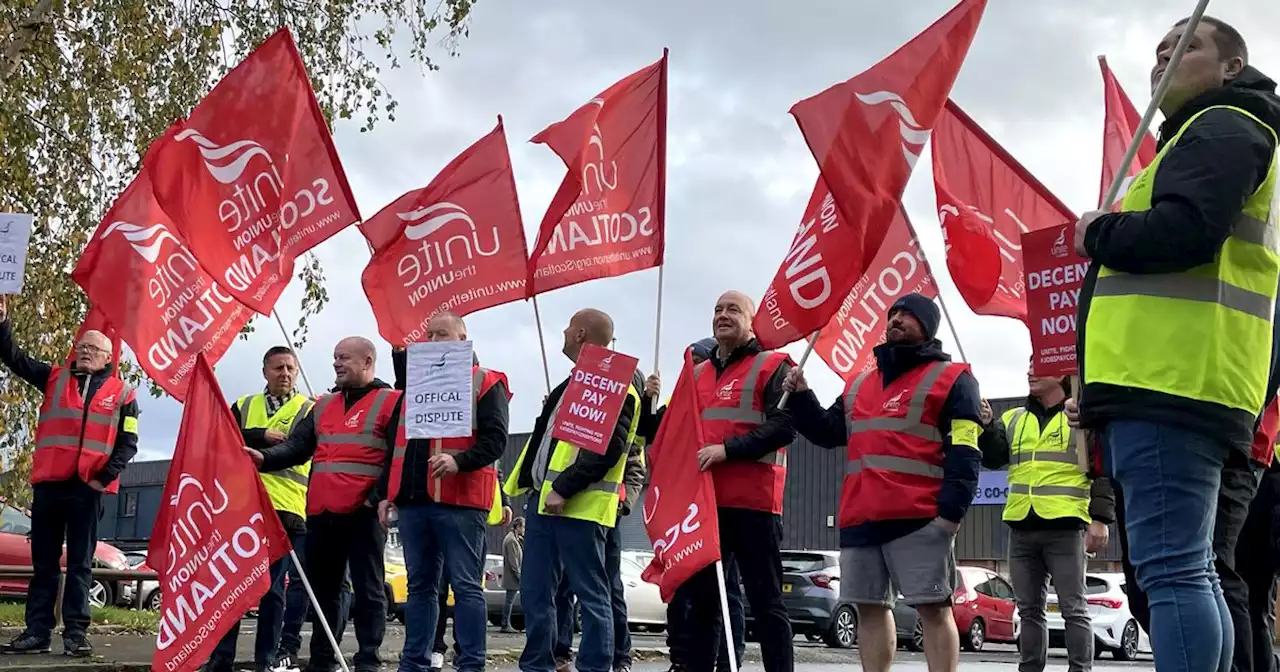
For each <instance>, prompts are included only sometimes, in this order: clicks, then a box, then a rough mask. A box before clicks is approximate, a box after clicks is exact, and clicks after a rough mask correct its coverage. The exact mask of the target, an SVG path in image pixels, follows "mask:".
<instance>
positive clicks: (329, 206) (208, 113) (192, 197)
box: [144, 28, 360, 315]
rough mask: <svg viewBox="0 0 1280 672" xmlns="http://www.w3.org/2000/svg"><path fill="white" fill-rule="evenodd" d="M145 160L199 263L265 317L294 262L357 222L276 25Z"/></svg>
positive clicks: (329, 143) (288, 41)
mask: <svg viewBox="0 0 1280 672" xmlns="http://www.w3.org/2000/svg"><path fill="white" fill-rule="evenodd" d="M156 145H157V146H155V147H153V150H152V151H149V152H148V157H147V160H146V161H145V162H144V165H145V168H146V171H147V173H148V174H149V175H150V176H151V179H152V181H153V183H154V184H155V190H156V197H157V200H158V201H159V202H160V205H161V206H162V207H163V208H164V209H165V211H166V212H168V213H169V215H170V216H171V217H172V219H173V223H174V226H175V228H176V230H177V232H178V233H180V234H182V237H183V238H184V239H185V240H186V241H188V243H189V244H190V245H191V251H192V253H193V254H194V255H195V257H196V259H198V260H199V261H200V264H201V265H202V266H204V268H205V269H206V270H208V271H209V273H210V274H212V275H213V276H214V277H216V278H217V279H218V282H220V283H221V284H222V285H223V286H224V287H226V288H227V291H228V292H230V293H231V295H232V296H234V297H235V298H236V299H238V300H239V301H240V302H241V303H243V304H245V305H246V306H249V307H250V308H252V309H253V310H255V311H257V312H259V313H262V314H264V315H265V314H268V313H270V312H271V309H272V307H273V306H275V302H276V299H278V298H279V297H280V293H281V292H283V291H284V287H285V285H286V284H288V282H289V278H290V276H292V275H293V261H294V258H295V257H297V256H298V255H300V254H302V253H303V252H306V251H307V250H309V249H311V248H313V247H315V246H316V245H318V244H320V243H321V242H324V241H325V240H327V239H328V238H329V237H331V236H333V235H334V234H336V233H337V232H339V231H341V230H342V229H343V228H344V227H346V226H347V225H349V224H353V223H355V222H356V221H358V220H359V219H360V214H359V212H358V211H357V209H356V202H355V199H354V198H353V197H352V196H351V188H350V186H349V185H348V184H347V177H346V174H345V173H343V171H342V164H341V163H339V162H338V155H337V152H336V150H335V149H334V147H333V138H332V137H330V135H329V129H328V127H327V126H326V125H325V122H324V117H323V116H322V115H321V113H320V106H319V104H317V103H316V98H315V93H314V92H313V91H312V90H311V80H310V79H308V78H307V71H306V68H304V67H303V65H302V58H301V57H300V56H299V55H298V50H297V47H295V46H294V43H293V36H292V35H291V34H290V33H289V30H288V29H287V28H281V29H280V30H278V31H276V33H275V34H274V35H272V36H271V37H269V38H267V40H266V41H265V42H263V43H262V45H261V46H259V47H258V48H257V49H255V50H254V51H253V53H251V54H249V56H248V57H247V58H245V60H244V61H243V62H241V63H240V64H239V65H237V66H236V67H235V69H233V70H232V71H231V72H229V73H227V76H226V77H224V78H223V79H222V81H221V82H219V83H218V85H217V86H215V87H213V90H212V91H210V92H209V95H207V96H205V97H204V100H202V101H200V104H199V105H197V106H196V108H195V109H194V110H192V111H191V115H190V117H188V118H187V119H185V120H179V121H177V122H175V123H174V125H173V126H171V127H170V128H169V130H168V131H166V132H165V134H164V135H163V136H161V138H160V139H159V140H157V142H156Z"/></svg>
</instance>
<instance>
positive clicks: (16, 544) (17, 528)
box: [0, 502, 133, 607]
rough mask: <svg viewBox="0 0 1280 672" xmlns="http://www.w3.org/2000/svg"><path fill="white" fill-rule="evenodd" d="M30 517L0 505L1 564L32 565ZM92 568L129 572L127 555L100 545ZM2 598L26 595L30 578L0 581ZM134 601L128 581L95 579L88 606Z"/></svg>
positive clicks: (109, 546) (95, 551)
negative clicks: (126, 570) (127, 570)
mask: <svg viewBox="0 0 1280 672" xmlns="http://www.w3.org/2000/svg"><path fill="white" fill-rule="evenodd" d="M30 533H31V517H30V516H28V515H27V514H26V513H25V512H24V511H21V510H19V509H17V508H15V507H13V506H10V505H8V504H5V503H3V502H0V565H16V566H20V567H30V566H31V540H30V539H29V538H28V536H27V535H29V534H30ZM61 562H62V566H63V567H66V566H67V552H66V547H65V546H64V547H63V551H62V560H61ZM93 566H94V567H104V568H110V569H120V570H124V569H129V568H130V567H129V564H128V562H127V561H126V558H125V555H124V553H123V552H121V551H120V549H118V548H116V547H115V546H112V545H110V544H105V543H102V542H98V547H97V548H96V549H95V550H94V553H93ZM0 595H4V596H6V597H22V598H25V597H26V596H27V579H0ZM132 602H133V584H132V583H131V582H128V581H106V580H102V579H98V578H94V579H93V583H92V584H90V586H89V604H90V605H92V606H95V607H104V606H108V605H110V606H116V605H128V604H132Z"/></svg>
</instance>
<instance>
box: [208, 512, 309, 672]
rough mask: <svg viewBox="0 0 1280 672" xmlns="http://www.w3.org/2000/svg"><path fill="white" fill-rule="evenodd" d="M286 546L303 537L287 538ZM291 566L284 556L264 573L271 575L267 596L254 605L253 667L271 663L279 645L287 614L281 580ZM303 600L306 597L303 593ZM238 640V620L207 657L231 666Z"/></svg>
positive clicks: (299, 541)
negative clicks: (255, 613)
mask: <svg viewBox="0 0 1280 672" xmlns="http://www.w3.org/2000/svg"><path fill="white" fill-rule="evenodd" d="M289 543H291V544H293V545H294V547H295V548H297V547H298V546H300V545H302V543H303V535H301V534H299V535H294V536H292V537H290V538H289ZM292 565H293V561H292V560H291V559H290V558H289V556H287V555H286V556H284V557H283V558H280V559H279V560H277V561H276V562H275V563H274V564H272V565H271V567H270V568H269V570H268V573H269V574H270V576H271V587H270V588H268V589H267V593H266V594H265V595H263V596H262V601H261V602H259V603H258V632H257V634H256V635H254V638H253V662H254V664H255V665H271V664H274V663H275V655H276V650H277V649H278V648H279V646H280V633H281V630H282V629H283V627H284V619H285V614H286V613H287V611H288V610H287V608H286V601H285V577H286V576H287V575H288V573H289V568H290V567H291V566H292ZM299 583H300V582H299ZM298 588H299V589H302V586H301V585H299V586H298ZM303 598H304V599H305V598H306V593H305V590H304V593H303ZM303 606H304V607H305V606H306V602H303ZM242 620H243V619H242ZM239 638H240V621H236V623H235V625H232V626H231V629H230V630H228V631H227V634H226V635H223V637H222V639H221V640H220V641H219V642H218V646H217V647H215V648H214V650H213V655H212V656H211V657H210V658H211V659H212V660H217V661H222V662H225V663H228V664H231V663H234V662H235V660H236V640H237V639H239Z"/></svg>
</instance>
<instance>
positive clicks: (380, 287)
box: [360, 117, 527, 346]
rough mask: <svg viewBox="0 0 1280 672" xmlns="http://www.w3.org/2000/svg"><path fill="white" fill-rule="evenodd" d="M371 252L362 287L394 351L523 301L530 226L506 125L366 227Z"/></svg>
mask: <svg viewBox="0 0 1280 672" xmlns="http://www.w3.org/2000/svg"><path fill="white" fill-rule="evenodd" d="M360 231H361V233H363V234H364V236H365V239H366V240H368V241H369V244H370V245H372V246H373V248H374V250H375V251H374V255H373V258H372V259H370V260H369V265H368V266H367V267H365V270H364V274H363V276H361V277H362V281H363V284H364V293H365V296H367V297H369V305H370V306H371V307H372V308H373V316H374V317H375V318H376V319H377V321H378V333H380V334H381V335H382V337H383V338H384V339H386V340H387V342H389V343H391V344H393V345H401V346H403V345H405V344H408V343H417V342H419V341H421V340H423V339H424V338H425V336H426V331H427V323H428V322H429V321H430V320H431V318H432V316H434V315H436V314H437V313H439V312H442V311H449V312H451V313H453V314H455V315H458V316H463V315H467V314H469V313H474V312H476V311H479V310H484V309H485V308H492V307H493V306H498V305H502V304H504V303H509V302H511V301H518V300H520V299H523V298H525V282H526V273H527V270H526V266H525V260H526V258H527V256H526V254H525V243H524V223H523V221H522V220H521V219H520V202H519V200H518V199H517V198H516V183H515V176H514V175H513V174H512V172H511V156H510V155H509V154H508V152H507V136H506V133H505V131H504V130H503V127H502V117H498V125H497V127H496V128H494V129H493V131H491V132H490V133H489V134H487V135H485V136H484V137H483V138H480V140H478V141H476V143H475V144H473V145H471V146H470V147H468V148H467V149H466V151H464V152H462V153H461V154H459V155H458V157H457V158H455V159H454V160H453V161H451V162H450V163H449V165H447V166H445V168H444V170H442V171H440V174H439V175H436V178H435V179H434V180H432V181H431V184H428V185H427V186H425V187H423V188H421V189H415V190H413V191H410V192H408V193H406V194H404V195H403V196H401V197H400V198H398V199H396V200H394V201H392V202H391V203H390V204H388V205H387V206H386V207H385V208H383V209H382V210H381V211H379V212H378V214H376V215H374V216H373V217H371V218H370V219H369V220H368V221H366V222H365V223H363V224H361V225H360Z"/></svg>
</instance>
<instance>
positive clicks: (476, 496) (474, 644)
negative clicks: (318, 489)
mask: <svg viewBox="0 0 1280 672" xmlns="http://www.w3.org/2000/svg"><path fill="white" fill-rule="evenodd" d="M427 340H428V341H430V342H458V341H465V340H467V325H466V323H465V322H464V321H463V319H462V318H461V317H458V316H457V315H454V314H452V313H447V312H444V313H438V314H436V315H435V316H434V317H432V318H431V320H430V321H429V322H428V323H427ZM473 356H474V355H473ZM392 361H393V362H394V363H395V369H396V388H397V389H401V390H403V389H404V387H405V383H406V380H407V371H406V367H407V354H406V353H405V351H404V350H403V349H400V348H398V349H396V350H395V351H394V352H393V354H392ZM471 376H472V389H473V390H474V393H475V399H474V401H473V404H472V416H471V418H472V432H473V433H472V435H471V436H469V437H465V438H459V439H408V440H406V438H405V429H404V427H403V422H402V423H401V425H402V426H401V428H400V431H399V434H398V435H397V440H396V446H395V451H394V454H393V455H388V456H387V457H388V469H389V470H390V471H389V474H390V476H389V478H390V485H389V487H388V500H387V501H384V502H382V503H381V504H379V507H378V514H379V516H380V517H382V518H383V520H384V521H385V520H386V517H387V515H388V513H389V511H390V510H391V509H392V508H393V507H394V508H395V509H396V511H397V512H398V514H399V526H400V536H401V539H402V540H403V544H404V556H405V564H406V569H407V570H408V572H409V602H408V604H407V605H405V632H406V635H405V641H404V652H403V653H402V654H401V656H400V670H401V672H427V670H428V668H430V667H435V666H434V665H432V662H433V661H432V660H431V652H432V643H433V642H434V641H435V640H436V638H437V635H436V631H437V630H438V629H439V628H438V627H437V625H438V621H439V619H440V601H441V599H444V596H447V594H448V591H449V586H452V588H453V596H454V607H453V618H454V633H455V637H456V638H457V646H458V658H457V666H458V669H459V670H460V671H461V672H472V671H474V670H482V669H484V665H485V650H486V641H485V627H486V626H485V624H486V623H487V614H486V608H485V602H484V588H483V586H482V583H481V582H482V580H483V576H484V543H485V520H486V514H487V513H488V512H489V511H490V509H491V508H492V507H493V506H494V496H495V494H496V493H497V471H496V469H495V467H494V463H495V462H497V461H498V459H499V458H501V457H502V452H503V451H504V450H505V449H506V447H507V419H508V410H507V402H508V400H509V399H510V398H511V394H510V392H509V390H510V385H509V384H508V383H507V377H506V375H505V374H503V373H502V372H500V371H494V370H491V369H485V368H481V367H480V364H479V360H478V359H477V360H475V362H474V363H473V365H472V373H471ZM443 566H447V568H448V577H449V580H448V582H447V583H445V584H442V582H441V574H442V572H441V568H442V567H443ZM440 639H441V640H442V641H443V633H440Z"/></svg>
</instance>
